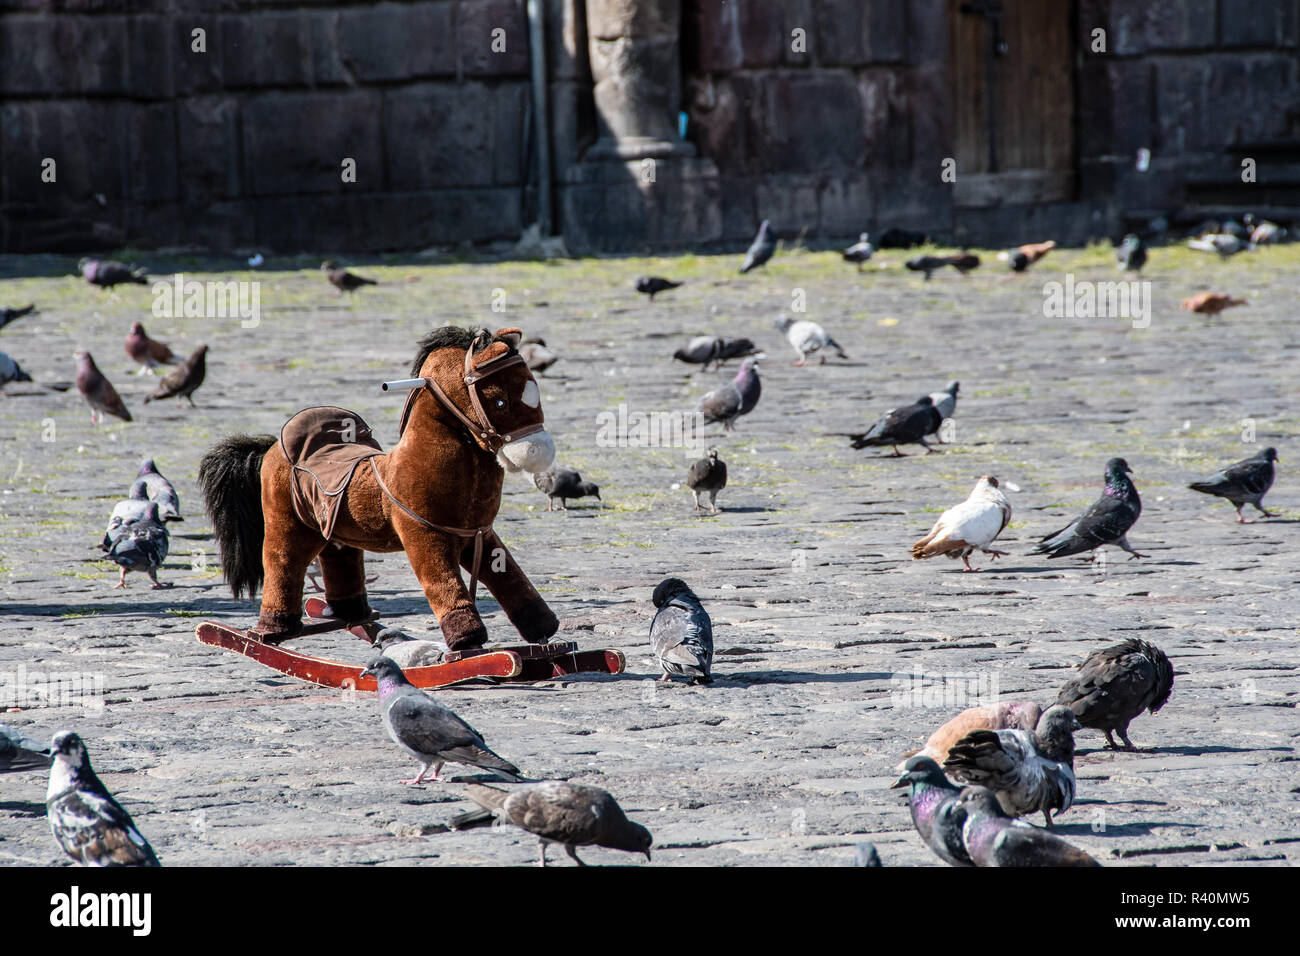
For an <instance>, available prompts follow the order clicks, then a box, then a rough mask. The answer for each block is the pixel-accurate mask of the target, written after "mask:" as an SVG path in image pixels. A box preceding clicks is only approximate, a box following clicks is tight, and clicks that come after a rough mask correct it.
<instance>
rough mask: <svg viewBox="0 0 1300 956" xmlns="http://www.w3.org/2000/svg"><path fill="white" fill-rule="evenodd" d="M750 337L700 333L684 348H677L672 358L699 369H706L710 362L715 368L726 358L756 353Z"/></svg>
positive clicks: (742, 356)
mask: <svg viewBox="0 0 1300 956" xmlns="http://www.w3.org/2000/svg"><path fill="white" fill-rule="evenodd" d="M757 352H758V350H757V349H756V348H754V343H753V342H752V341H751V340H750V339H729V338H724V337H722V336H708V335H701V336H697V337H696V338H693V339H691V340H690V342H688V343H687V345H686V348H684V349H678V350H677V351H676V352H674V353H673V358H675V359H676V360H677V361H679V362H686V363H688V364H690V365H699V366H701V368H700V371H701V372H704V371H707V370H708V368H709V363H710V362H712V363H714V365H715V366H716V367H717V368H722V363H723V362H725V361H727V360H728V359H733V358H744V357H745V356H748V355H755V354H757Z"/></svg>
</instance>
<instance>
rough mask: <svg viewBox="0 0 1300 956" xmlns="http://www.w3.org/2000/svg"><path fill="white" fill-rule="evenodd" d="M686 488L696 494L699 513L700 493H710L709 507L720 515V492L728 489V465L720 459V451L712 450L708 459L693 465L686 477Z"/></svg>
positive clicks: (702, 459)
mask: <svg viewBox="0 0 1300 956" xmlns="http://www.w3.org/2000/svg"><path fill="white" fill-rule="evenodd" d="M686 487H688V488H690V489H691V491H692V492H693V493H694V494H695V510H696V511H699V510H700V508H701V505H700V492H702V491H704V492H708V495H709V507H710V508H712V509H713V513H714V514H717V513H718V492H719V491H721V490H722V489H723V488H725V487H727V463H726V462H725V461H723V460H722V459H720V458H719V457H718V450H717V449H716V448H710V449H709V454H708V457H707V458H701V459H700V460H699V461H697V462H696V463H695V464H693V465H691V470H690V471H689V472H687V475H686Z"/></svg>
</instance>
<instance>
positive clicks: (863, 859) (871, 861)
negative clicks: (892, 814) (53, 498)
mask: <svg viewBox="0 0 1300 956" xmlns="http://www.w3.org/2000/svg"><path fill="white" fill-rule="evenodd" d="M863 235H866V233H863ZM853 865H854V866H884V864H883V863H881V862H880V853H879V852H878V851H877V850H876V845H875V844H874V843H859V844H858V845H857V846H855V847H854V848H853Z"/></svg>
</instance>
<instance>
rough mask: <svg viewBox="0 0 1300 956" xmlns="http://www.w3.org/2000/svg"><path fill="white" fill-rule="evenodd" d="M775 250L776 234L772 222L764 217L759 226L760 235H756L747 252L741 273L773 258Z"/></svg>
mask: <svg viewBox="0 0 1300 956" xmlns="http://www.w3.org/2000/svg"><path fill="white" fill-rule="evenodd" d="M775 252H776V235H775V234H774V233H773V232H772V224H771V223H770V222H769V221H768V220H766V219H764V220H763V222H762V224H761V225H760V226H759V227H758V235H757V236H755V237H754V242H753V243H752V244H751V245H750V247H749V251H748V252H746V253H745V262H744V264H743V265H742V266H741V267H740V272H741V274H742V275H743V274H745V273H746V272H749V271H750V270H751V269H757V268H758V267H759V266H761V265H763V264H764V263H765V262H767V260H768V259H771V258H772V255H773V253H775Z"/></svg>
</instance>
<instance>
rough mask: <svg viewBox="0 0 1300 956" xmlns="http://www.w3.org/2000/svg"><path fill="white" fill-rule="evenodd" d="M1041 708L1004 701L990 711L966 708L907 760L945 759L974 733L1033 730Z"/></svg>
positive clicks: (940, 760)
mask: <svg viewBox="0 0 1300 956" xmlns="http://www.w3.org/2000/svg"><path fill="white" fill-rule="evenodd" d="M1042 716H1043V708H1041V707H1040V706H1038V704H1035V703H1034V702H1033V701H1028V700H1008V701H1002V702H1001V703H997V704H993V705H992V706H990V707H968V708H966V709H965V710H963V711H962V712H961V713H960V714H958V715H957V716H956V717H954V718H953V719H952V720H950V721H948V722H947V723H946V724H944V725H943V726H942V727H940V728H939V729H938V730H936V731H935V732H934V733H932V734H931V735H930V739H929V740H927V741H926V742H925V746H924V747H922V748H921V749H920V750H918V751H915V752H914V753H911V754H908V755H907V756H909V757H912V756H918V757H929V758H930V759H931V760H934V761H935V762H937V763H943V762H944V761H945V760H947V759H948V751H949V750H950V749H951V748H952V745H953V744H955V743H956V742H957V741H959V740H961V739H962V738H963V737H965V736H966V735H967V734H969V733H971V732H972V731H975V730H1033V729H1034V728H1035V727H1037V726H1038V719H1039V718H1040V717H1042Z"/></svg>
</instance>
